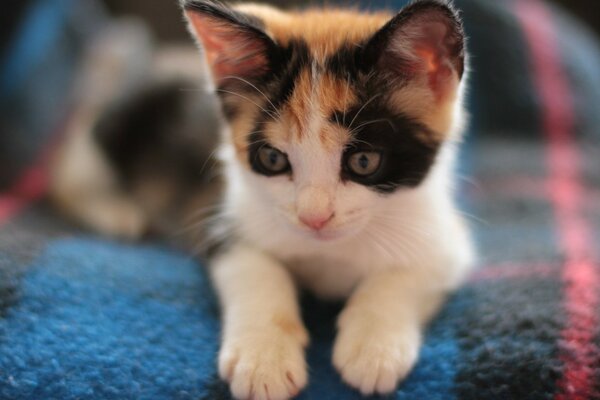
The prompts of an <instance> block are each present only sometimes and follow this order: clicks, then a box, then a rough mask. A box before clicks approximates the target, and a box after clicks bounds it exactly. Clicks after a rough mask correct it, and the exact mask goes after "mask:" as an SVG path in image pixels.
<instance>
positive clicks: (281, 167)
mask: <svg viewBox="0 0 600 400" xmlns="http://www.w3.org/2000/svg"><path fill="white" fill-rule="evenodd" d="M258 161H259V163H260V166H261V167H262V169H263V170H264V171H265V173H267V174H269V175H274V174H280V173H283V172H286V171H287V170H288V169H289V168H290V162H289V161H288V158H287V156H286V155H285V153H283V152H281V151H279V150H277V149H275V148H273V147H270V146H263V147H261V148H260V149H259V150H258Z"/></svg>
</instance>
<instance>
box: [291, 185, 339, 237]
mask: <svg viewBox="0 0 600 400" xmlns="http://www.w3.org/2000/svg"><path fill="white" fill-rule="evenodd" d="M296 212H297V213H298V214H297V215H298V219H299V220H300V222H301V223H302V224H304V225H306V226H308V227H309V228H311V229H313V230H315V231H318V230H321V229H323V227H324V226H325V225H327V223H328V222H329V221H331V219H332V218H333V213H334V209H333V203H332V196H331V192H330V190H329V189H328V188H327V187H324V186H317V185H309V186H305V187H303V188H302V189H300V190H299V192H298V198H297V200H296Z"/></svg>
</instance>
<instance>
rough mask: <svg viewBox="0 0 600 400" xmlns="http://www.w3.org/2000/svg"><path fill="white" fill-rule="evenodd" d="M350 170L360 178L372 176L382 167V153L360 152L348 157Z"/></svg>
mask: <svg viewBox="0 0 600 400" xmlns="http://www.w3.org/2000/svg"><path fill="white" fill-rule="evenodd" d="M347 163H348V169H349V170H350V171H351V172H352V173H354V174H356V175H358V176H368V175H372V174H374V173H375V172H377V170H378V169H379V166H380V165H381V153H378V152H376V151H360V152H357V153H354V154H352V155H351V156H350V157H348V161H347Z"/></svg>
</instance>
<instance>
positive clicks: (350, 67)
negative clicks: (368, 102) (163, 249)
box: [325, 43, 368, 84]
mask: <svg viewBox="0 0 600 400" xmlns="http://www.w3.org/2000/svg"><path fill="white" fill-rule="evenodd" d="M364 45H365V44H364V43H346V44H344V45H343V46H341V47H340V48H339V49H338V50H337V51H336V52H335V53H334V54H333V55H331V56H329V57H328V58H327V60H326V61H325V68H326V69H327V71H328V72H329V73H331V74H332V75H334V76H335V77H337V78H338V79H341V80H349V81H350V83H351V84H354V83H356V82H357V80H358V77H359V73H360V72H366V69H367V66H368V64H367V63H366V62H365V59H364V57H363V52H364Z"/></svg>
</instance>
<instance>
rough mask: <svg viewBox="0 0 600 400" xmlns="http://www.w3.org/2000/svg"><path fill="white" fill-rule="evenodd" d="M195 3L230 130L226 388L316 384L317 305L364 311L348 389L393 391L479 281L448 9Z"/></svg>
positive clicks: (343, 356)
mask: <svg viewBox="0 0 600 400" xmlns="http://www.w3.org/2000/svg"><path fill="white" fill-rule="evenodd" d="M181 3H182V8H183V10H184V13H185V17H186V19H187V22H188V25H189V29H190V32H191V33H192V35H193V36H194V37H195V38H196V39H197V42H198V45H199V47H200V49H201V51H202V54H203V56H204V58H205V60H206V62H207V65H208V67H209V70H210V76H211V79H212V82H213V84H214V88H215V90H216V93H217V94H218V95H219V97H220V101H221V105H222V108H223V111H224V114H225V117H226V121H227V124H226V125H227V126H226V128H225V129H224V132H223V135H222V144H221V146H220V159H221V160H222V164H223V177H224V182H225V189H224V192H223V200H222V203H221V211H220V214H219V217H218V218H217V219H216V221H217V222H218V224H217V229H225V232H226V234H225V236H226V237H227V238H228V239H229V241H228V244H227V245H226V246H223V247H221V248H220V249H218V250H217V251H216V252H213V254H212V256H211V259H210V273H211V277H212V279H213V282H214V285H215V287H216V290H217V293H218V295H219V299H220V302H221V306H222V311H223V335H222V345H221V350H220V354H219V361H218V364H219V373H220V375H221V377H222V378H223V379H224V380H226V381H228V382H229V384H230V388H231V391H232V393H233V395H234V396H235V397H236V398H239V399H247V398H252V399H271V400H275V399H287V398H290V397H293V396H294V395H296V394H297V393H298V392H299V391H300V390H301V389H302V388H303V387H304V386H305V385H306V384H307V366H306V363H305V357H304V349H305V347H306V345H307V344H308V341H309V338H308V334H307V332H306V330H305V328H304V326H303V323H302V320H301V317H300V310H299V305H298V301H297V292H296V290H297V289H296V288H297V287H301V288H306V289H308V290H311V291H313V292H314V293H315V294H317V295H318V296H321V297H323V298H329V299H340V298H348V302H347V305H346V306H345V308H344V310H343V311H342V313H341V314H340V316H339V320H338V334H337V338H336V340H335V344H334V349H333V364H334V366H335V367H336V368H337V370H338V371H339V372H340V374H341V376H342V378H343V379H344V381H346V382H347V383H348V384H349V385H351V386H352V387H354V388H356V389H358V390H360V391H361V392H362V393H363V394H372V393H375V392H377V393H389V392H391V391H393V390H394V388H395V387H396V385H397V384H398V382H399V381H401V380H402V379H403V378H404V377H406V375H407V374H408V373H409V372H410V370H411V368H412V367H413V366H414V364H415V362H416V361H417V356H418V352H419V346H420V344H421V336H422V331H423V328H424V325H425V324H426V323H427V321H428V320H429V319H430V318H431V317H432V315H434V313H435V312H436V311H437V310H438V309H439V307H440V305H441V304H442V302H443V299H444V297H445V296H446V295H447V294H448V293H449V292H450V291H452V290H454V289H455V288H456V287H457V286H458V285H460V283H461V281H462V280H463V279H464V278H465V275H466V274H467V272H468V271H469V268H470V267H471V265H472V263H473V251H472V248H471V242H470V239H469V235H468V232H467V229H466V227H465V224H464V222H463V220H462V218H461V217H460V216H459V213H458V212H457V210H456V207H455V205H454V202H453V200H452V189H453V182H454V173H453V168H454V163H455V157H456V150H457V144H458V142H459V141H460V137H461V130H462V126H463V120H464V117H465V113H464V111H463V108H462V97H463V87H464V83H463V82H464V80H465V76H464V75H465V38H464V33H463V29H462V24H461V21H460V19H459V16H458V14H457V12H456V11H455V10H454V9H453V7H452V6H451V5H450V4H448V3H446V2H444V1H434V0H423V1H416V2H413V3H412V4H410V5H408V6H407V7H405V8H404V9H402V10H401V11H400V12H399V13H398V14H396V15H392V14H388V13H366V12H360V11H357V10H341V9H327V8H325V9H314V10H307V11H302V12H284V11H280V10H278V9H276V8H273V7H270V6H266V5H258V4H239V5H235V6H228V5H225V4H223V3H220V2H217V1H200V0H183V1H182V2H181ZM123 134H125V133H123ZM104 150H105V152H106V151H107V149H106V146H105V149H104ZM108 153H110V151H108ZM109 158H110V157H109ZM193 165H197V164H191V166H192V168H193ZM219 224H220V225H219ZM221 233H222V232H221Z"/></svg>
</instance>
